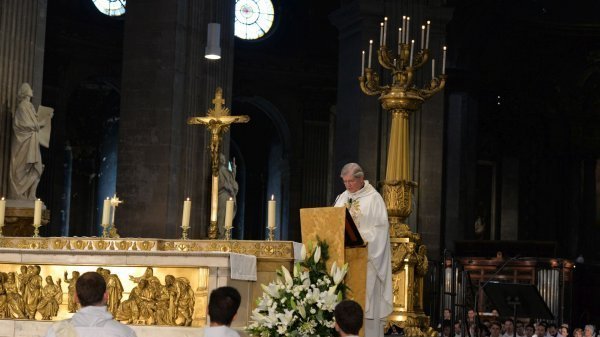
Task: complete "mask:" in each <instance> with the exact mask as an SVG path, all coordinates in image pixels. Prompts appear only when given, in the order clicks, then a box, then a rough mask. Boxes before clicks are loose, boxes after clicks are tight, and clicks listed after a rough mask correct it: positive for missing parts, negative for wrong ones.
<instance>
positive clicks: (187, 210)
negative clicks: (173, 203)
mask: <svg viewBox="0 0 600 337" xmlns="http://www.w3.org/2000/svg"><path fill="white" fill-rule="evenodd" d="M191 213H192V201H191V200H190V198H187V199H185V200H184V201H183V214H182V216H181V227H183V228H186V227H190V214H191Z"/></svg>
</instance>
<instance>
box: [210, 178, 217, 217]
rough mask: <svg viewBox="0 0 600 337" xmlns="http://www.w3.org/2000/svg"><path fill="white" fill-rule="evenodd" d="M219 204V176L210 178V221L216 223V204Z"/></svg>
mask: <svg viewBox="0 0 600 337" xmlns="http://www.w3.org/2000/svg"><path fill="white" fill-rule="evenodd" d="M218 202H219V176H212V189H211V197H210V221H211V222H215V221H217V207H218V205H217V203H218Z"/></svg>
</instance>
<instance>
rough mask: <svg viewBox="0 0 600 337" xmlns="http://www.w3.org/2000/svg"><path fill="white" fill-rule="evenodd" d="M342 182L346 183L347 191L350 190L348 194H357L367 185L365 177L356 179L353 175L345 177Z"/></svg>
mask: <svg viewBox="0 0 600 337" xmlns="http://www.w3.org/2000/svg"><path fill="white" fill-rule="evenodd" d="M342 180H343V181H344V186H345V187H346V190H348V192H350V193H355V192H357V191H358V190H360V189H361V188H363V186H364V185H365V178H364V177H360V178H356V177H354V176H353V175H352V174H348V175H345V176H343V177H342Z"/></svg>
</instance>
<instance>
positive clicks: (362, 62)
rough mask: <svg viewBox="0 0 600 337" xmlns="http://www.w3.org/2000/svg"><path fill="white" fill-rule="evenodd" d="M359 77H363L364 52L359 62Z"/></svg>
mask: <svg viewBox="0 0 600 337" xmlns="http://www.w3.org/2000/svg"><path fill="white" fill-rule="evenodd" d="M360 76H365V51H364V50H363V51H362V58H361V60H360Z"/></svg>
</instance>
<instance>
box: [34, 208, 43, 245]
mask: <svg viewBox="0 0 600 337" xmlns="http://www.w3.org/2000/svg"><path fill="white" fill-rule="evenodd" d="M41 226H42V200H40V199H36V200H35V202H34V203H33V237H34V238H39V237H40V227H41Z"/></svg>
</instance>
